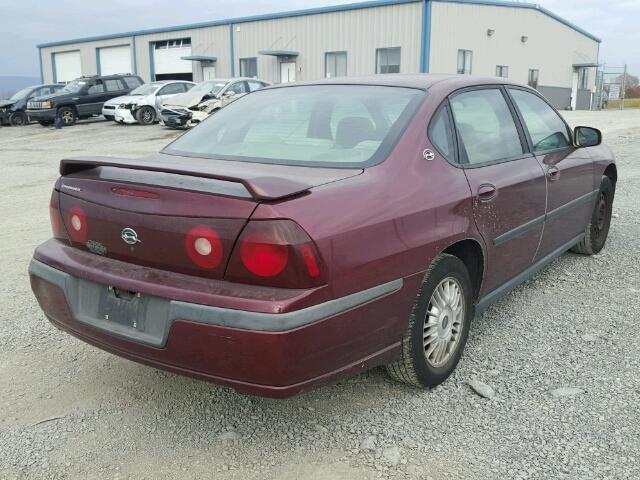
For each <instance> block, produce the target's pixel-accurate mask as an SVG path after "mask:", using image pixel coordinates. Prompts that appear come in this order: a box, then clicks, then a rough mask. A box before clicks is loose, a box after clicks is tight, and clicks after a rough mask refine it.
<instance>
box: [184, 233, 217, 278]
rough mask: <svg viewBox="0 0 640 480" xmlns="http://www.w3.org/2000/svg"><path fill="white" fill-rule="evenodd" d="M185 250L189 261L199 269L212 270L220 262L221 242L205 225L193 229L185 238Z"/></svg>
mask: <svg viewBox="0 0 640 480" xmlns="http://www.w3.org/2000/svg"><path fill="white" fill-rule="evenodd" d="M184 243H185V249H186V251H187V255H188V256H189V258H190V259H191V261H192V262H193V263H194V264H195V265H197V266H198V267H200V268H204V269H206V270H213V269H214V268H216V267H217V266H218V265H220V262H221V261H222V241H221V240H220V237H219V236H218V234H217V233H216V232H214V231H213V230H212V229H211V228H209V227H207V226H205V225H198V226H197V227H193V228H192V229H191V230H189V232H188V233H187V235H186V236H185V241H184Z"/></svg>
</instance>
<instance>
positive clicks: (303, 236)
mask: <svg viewBox="0 0 640 480" xmlns="http://www.w3.org/2000/svg"><path fill="white" fill-rule="evenodd" d="M225 278H226V279H227V280H231V281H236V282H241V283H253V284H259V285H268V286H272V287H284V288H310V287H314V286H318V285H322V283H323V276H322V263H321V260H320V256H319V255H318V251H317V249H316V246H315V244H314V243H313V241H312V240H311V238H309V235H308V234H307V232H305V231H304V230H303V229H302V227H300V225H298V224H297V223H295V222H293V221H291V220H252V221H249V223H248V224H247V225H246V227H245V228H244V231H243V232H242V234H241V235H240V238H239V239H238V242H237V244H236V247H235V248H234V250H233V253H232V255H231V258H230V260H229V265H228V266H227V271H226V275H225Z"/></svg>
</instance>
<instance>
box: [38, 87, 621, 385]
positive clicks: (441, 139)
mask: <svg viewBox="0 0 640 480" xmlns="http://www.w3.org/2000/svg"><path fill="white" fill-rule="evenodd" d="M600 143H601V134H600V132H599V131H598V130H595V129H592V128H587V127H577V128H576V129H575V130H574V131H571V130H570V128H569V127H568V126H567V124H566V123H565V122H564V120H563V119H562V117H561V116H560V115H559V114H558V113H557V112H556V111H555V110H554V109H553V108H552V107H551V106H549V104H548V103H547V101H546V100H545V99H544V98H543V97H541V96H540V95H539V94H538V93H537V92H536V91H535V90H532V89H530V88H528V87H524V86H522V85H516V84H513V83H510V82H506V81H503V80H500V79H496V78H490V79H489V78H474V77H469V76H435V75H422V76H394V75H384V76H375V77H368V78H361V79H342V80H333V81H322V82H317V83H309V84H299V85H289V86H277V87H273V88H268V89H265V90H261V91H257V92H254V93H252V94H250V95H247V96H245V97H243V98H242V99H240V100H238V101H236V102H234V103H233V104H231V105H230V106H228V107H227V108H225V109H224V110H222V111H220V112H219V113H217V114H216V115H214V116H212V117H211V118H210V119H208V120H207V121H206V122H203V123H202V125H200V126H198V127H197V128H195V129H194V130H192V131H190V132H188V133H186V134H184V135H183V136H181V137H180V138H178V139H177V140H175V141H174V142H173V143H171V144H170V145H169V146H168V147H166V148H165V149H164V150H163V151H162V152H161V153H159V154H157V155H153V156H150V157H147V158H142V159H136V160H132V159H120V158H103V157H85V158H73V159H66V160H62V162H61V164H60V174H61V177H60V178H59V179H58V181H57V183H56V185H55V189H54V191H53V195H52V197H51V205H50V209H51V223H52V227H53V237H54V238H53V239H51V240H49V241H47V242H45V243H44V244H42V245H41V246H40V247H38V248H37V250H36V251H35V254H34V258H33V260H32V262H31V265H30V267H29V272H30V275H31V285H32V288H33V291H34V293H35V295H36V297H37V299H38V301H39V303H40V306H41V307H42V309H43V310H44V312H45V313H46V315H47V317H48V318H49V319H50V320H51V322H53V324H54V325H56V326H57V327H59V328H61V329H63V330H66V331H67V332H69V333H70V334H72V335H74V336H76V337H78V338H80V339H82V340H84V341H86V342H88V343H90V344H93V345H95V346H97V347H99V348H102V349H104V350H107V351H109V352H112V353H115V354H117V355H121V356H123V357H126V358H129V359H131V360H135V361H138V362H141V363H145V364H148V365H151V366H154V367H158V368H163V369H167V370H170V371H173V372H177V373H181V374H185V375H189V376H192V377H196V378H200V379H204V380H208V381H211V382H215V383H220V384H223V385H228V386H231V387H233V388H235V389H237V390H240V391H243V392H249V393H253V394H259V395H265V396H273V397H286V396H290V395H293V394H296V393H298V392H300V391H302V390H304V389H308V388H310V387H311V386H315V385H319V384H322V383H326V382H329V381H333V380H335V379H337V378H340V377H343V376H345V375H350V374H353V373H356V372H359V371H362V370H365V369H368V368H371V367H373V366H376V365H382V364H384V365H387V369H388V371H389V373H390V374H391V376H392V377H394V378H396V379H398V380H401V381H404V382H407V383H410V384H413V385H417V386H420V387H431V386H434V385H437V384H439V383H440V382H442V381H444V380H445V379H446V378H447V377H448V376H449V375H450V374H451V372H452V371H453V369H454V368H455V366H456V364H457V363H458V361H459V359H460V356H461V355H462V351H463V349H464V345H465V342H466V339H467V335H468V332H469V327H470V325H471V321H472V320H473V317H474V315H475V314H477V313H478V312H481V311H482V310H484V309H486V308H487V306H488V305H490V304H491V303H493V302H495V301H496V300H497V299H498V298H500V297H501V296H503V295H505V294H506V293H508V292H509V291H510V290H511V289H513V288H514V287H515V286H516V285H518V284H519V283H521V282H523V281H525V280H527V279H528V278H530V277H531V276H532V275H533V274H534V273H535V272H536V271H538V270H539V269H540V268H542V267H544V266H545V265H547V264H548V263H549V262H550V261H552V260H553V259H554V258H556V257H558V256H559V255H561V254H563V253H564V252H566V251H567V250H569V249H571V250H573V251H574V252H579V253H583V254H594V253H597V252H599V251H600V250H601V249H602V248H603V246H604V244H605V241H606V238H607V233H608V230H609V224H610V219H611V208H612V202H613V197H614V191H615V184H616V179H617V173H616V166H615V164H614V160H613V156H612V154H611V152H610V151H609V149H608V148H606V147H604V146H601V145H600Z"/></svg>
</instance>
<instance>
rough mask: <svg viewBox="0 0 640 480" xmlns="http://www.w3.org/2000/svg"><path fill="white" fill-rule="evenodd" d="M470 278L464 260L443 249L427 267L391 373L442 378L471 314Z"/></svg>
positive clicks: (411, 379) (406, 378)
mask: <svg viewBox="0 0 640 480" xmlns="http://www.w3.org/2000/svg"><path fill="white" fill-rule="evenodd" d="M472 291H473V290H472V288H471V278H470V277H469V272H468V270H467V268H466V266H465V264H464V263H463V262H462V261H461V260H460V259H459V258H458V257H454V256H453V255H447V254H441V255H439V256H438V257H436V259H435V260H434V261H433V263H432V264H431V267H429V270H428V271H427V274H426V275H425V278H424V280H423V282H422V286H421V287H420V291H419V292H418V297H417V299H416V302H415V304H414V306H413V311H412V312H411V317H410V318H409V323H408V325H407V329H406V331H405V333H404V336H403V338H402V344H401V354H400V359H399V360H398V361H396V362H394V363H392V364H390V365H387V372H388V373H389V375H390V376H391V377H392V378H394V379H395V380H398V381H400V382H403V383H408V384H410V385H415V386H417V387H434V386H436V385H438V384H440V383H442V382H443V381H445V380H446V379H447V378H448V377H449V375H451V373H452V372H453V370H454V369H455V368H456V365H457V364H458V361H459V360H460V357H461V355H462V351H463V350H464V346H465V344H466V342H467V336H468V334H469V326H470V323H471V319H472V318H473V302H472Z"/></svg>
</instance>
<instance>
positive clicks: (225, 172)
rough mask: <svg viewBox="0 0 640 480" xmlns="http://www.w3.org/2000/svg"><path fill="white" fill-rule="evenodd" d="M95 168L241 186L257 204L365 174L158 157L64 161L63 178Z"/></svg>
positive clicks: (61, 171) (70, 159)
mask: <svg viewBox="0 0 640 480" xmlns="http://www.w3.org/2000/svg"><path fill="white" fill-rule="evenodd" d="M96 167H115V168H126V169H132V170H143V171H151V172H165V173H173V174H178V175H187V176H192V177H199V178H212V179H216V180H222V181H229V182H236V183H241V184H242V185H244V187H245V188H246V189H247V191H248V192H249V193H250V194H251V196H252V197H253V198H254V199H255V200H278V199H282V198H286V197H290V196H293V195H297V194H300V193H303V192H306V191H308V190H309V189H310V188H312V187H314V186H317V185H322V184H325V183H330V182H332V181H335V180H339V179H340V178H345V177H347V176H353V175H357V174H359V173H362V170H355V171H349V170H344V169H328V168H312V167H296V168H293V167H290V166H287V165H271V164H256V163H249V162H231V161H226V160H215V159H207V158H192V157H180V156H174V155H164V154H157V155H153V156H150V157H145V158H137V159H129V158H113V157H78V158H69V159H64V160H61V161H60V175H62V176H65V175H72V174H77V173H80V172H82V171H86V170H90V169H93V168H96ZM345 174H346V175H345Z"/></svg>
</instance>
